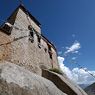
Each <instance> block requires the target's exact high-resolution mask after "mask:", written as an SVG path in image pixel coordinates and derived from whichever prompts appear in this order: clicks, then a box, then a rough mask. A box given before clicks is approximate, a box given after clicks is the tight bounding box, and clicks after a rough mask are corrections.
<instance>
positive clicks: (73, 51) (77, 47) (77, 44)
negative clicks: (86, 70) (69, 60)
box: [64, 41, 81, 55]
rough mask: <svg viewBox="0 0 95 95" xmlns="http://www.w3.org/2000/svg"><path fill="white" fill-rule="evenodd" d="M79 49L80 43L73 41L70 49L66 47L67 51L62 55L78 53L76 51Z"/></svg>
mask: <svg viewBox="0 0 95 95" xmlns="http://www.w3.org/2000/svg"><path fill="white" fill-rule="evenodd" d="M80 47H81V45H80V43H79V42H78V41H75V42H74V43H73V44H72V45H71V46H70V47H67V51H66V52H65V53H64V54H65V55H66V54H68V53H78V49H80Z"/></svg>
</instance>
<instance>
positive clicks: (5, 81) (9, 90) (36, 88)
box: [0, 61, 67, 95]
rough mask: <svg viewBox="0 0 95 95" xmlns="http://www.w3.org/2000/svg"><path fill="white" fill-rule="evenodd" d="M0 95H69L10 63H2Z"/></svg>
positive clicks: (45, 80)
mask: <svg viewBox="0 0 95 95" xmlns="http://www.w3.org/2000/svg"><path fill="white" fill-rule="evenodd" d="M0 95H67V94H65V93H63V92H62V91H61V90H59V89H58V88H57V87H56V86H55V85H54V84H53V83H52V82H51V81H49V80H47V79H45V78H42V77H41V76H38V75H36V74H34V73H31V72H30V71H28V70H26V69H24V68H22V67H20V66H18V65H15V64H13V63H10V62H5V61H3V62H0Z"/></svg>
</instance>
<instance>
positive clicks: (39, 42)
mask: <svg viewBox="0 0 95 95" xmlns="http://www.w3.org/2000/svg"><path fill="white" fill-rule="evenodd" d="M37 39H38V47H39V48H41V36H40V35H38V34H37Z"/></svg>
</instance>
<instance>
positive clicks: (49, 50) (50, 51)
mask: <svg viewBox="0 0 95 95" xmlns="http://www.w3.org/2000/svg"><path fill="white" fill-rule="evenodd" d="M48 53H49V57H50V59H52V50H51V46H50V45H49V44H48Z"/></svg>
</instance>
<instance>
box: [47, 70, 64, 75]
mask: <svg viewBox="0 0 95 95" xmlns="http://www.w3.org/2000/svg"><path fill="white" fill-rule="evenodd" d="M49 70H50V71H53V72H55V73H58V74H61V75H63V73H62V71H61V70H60V69H57V68H52V69H49Z"/></svg>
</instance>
